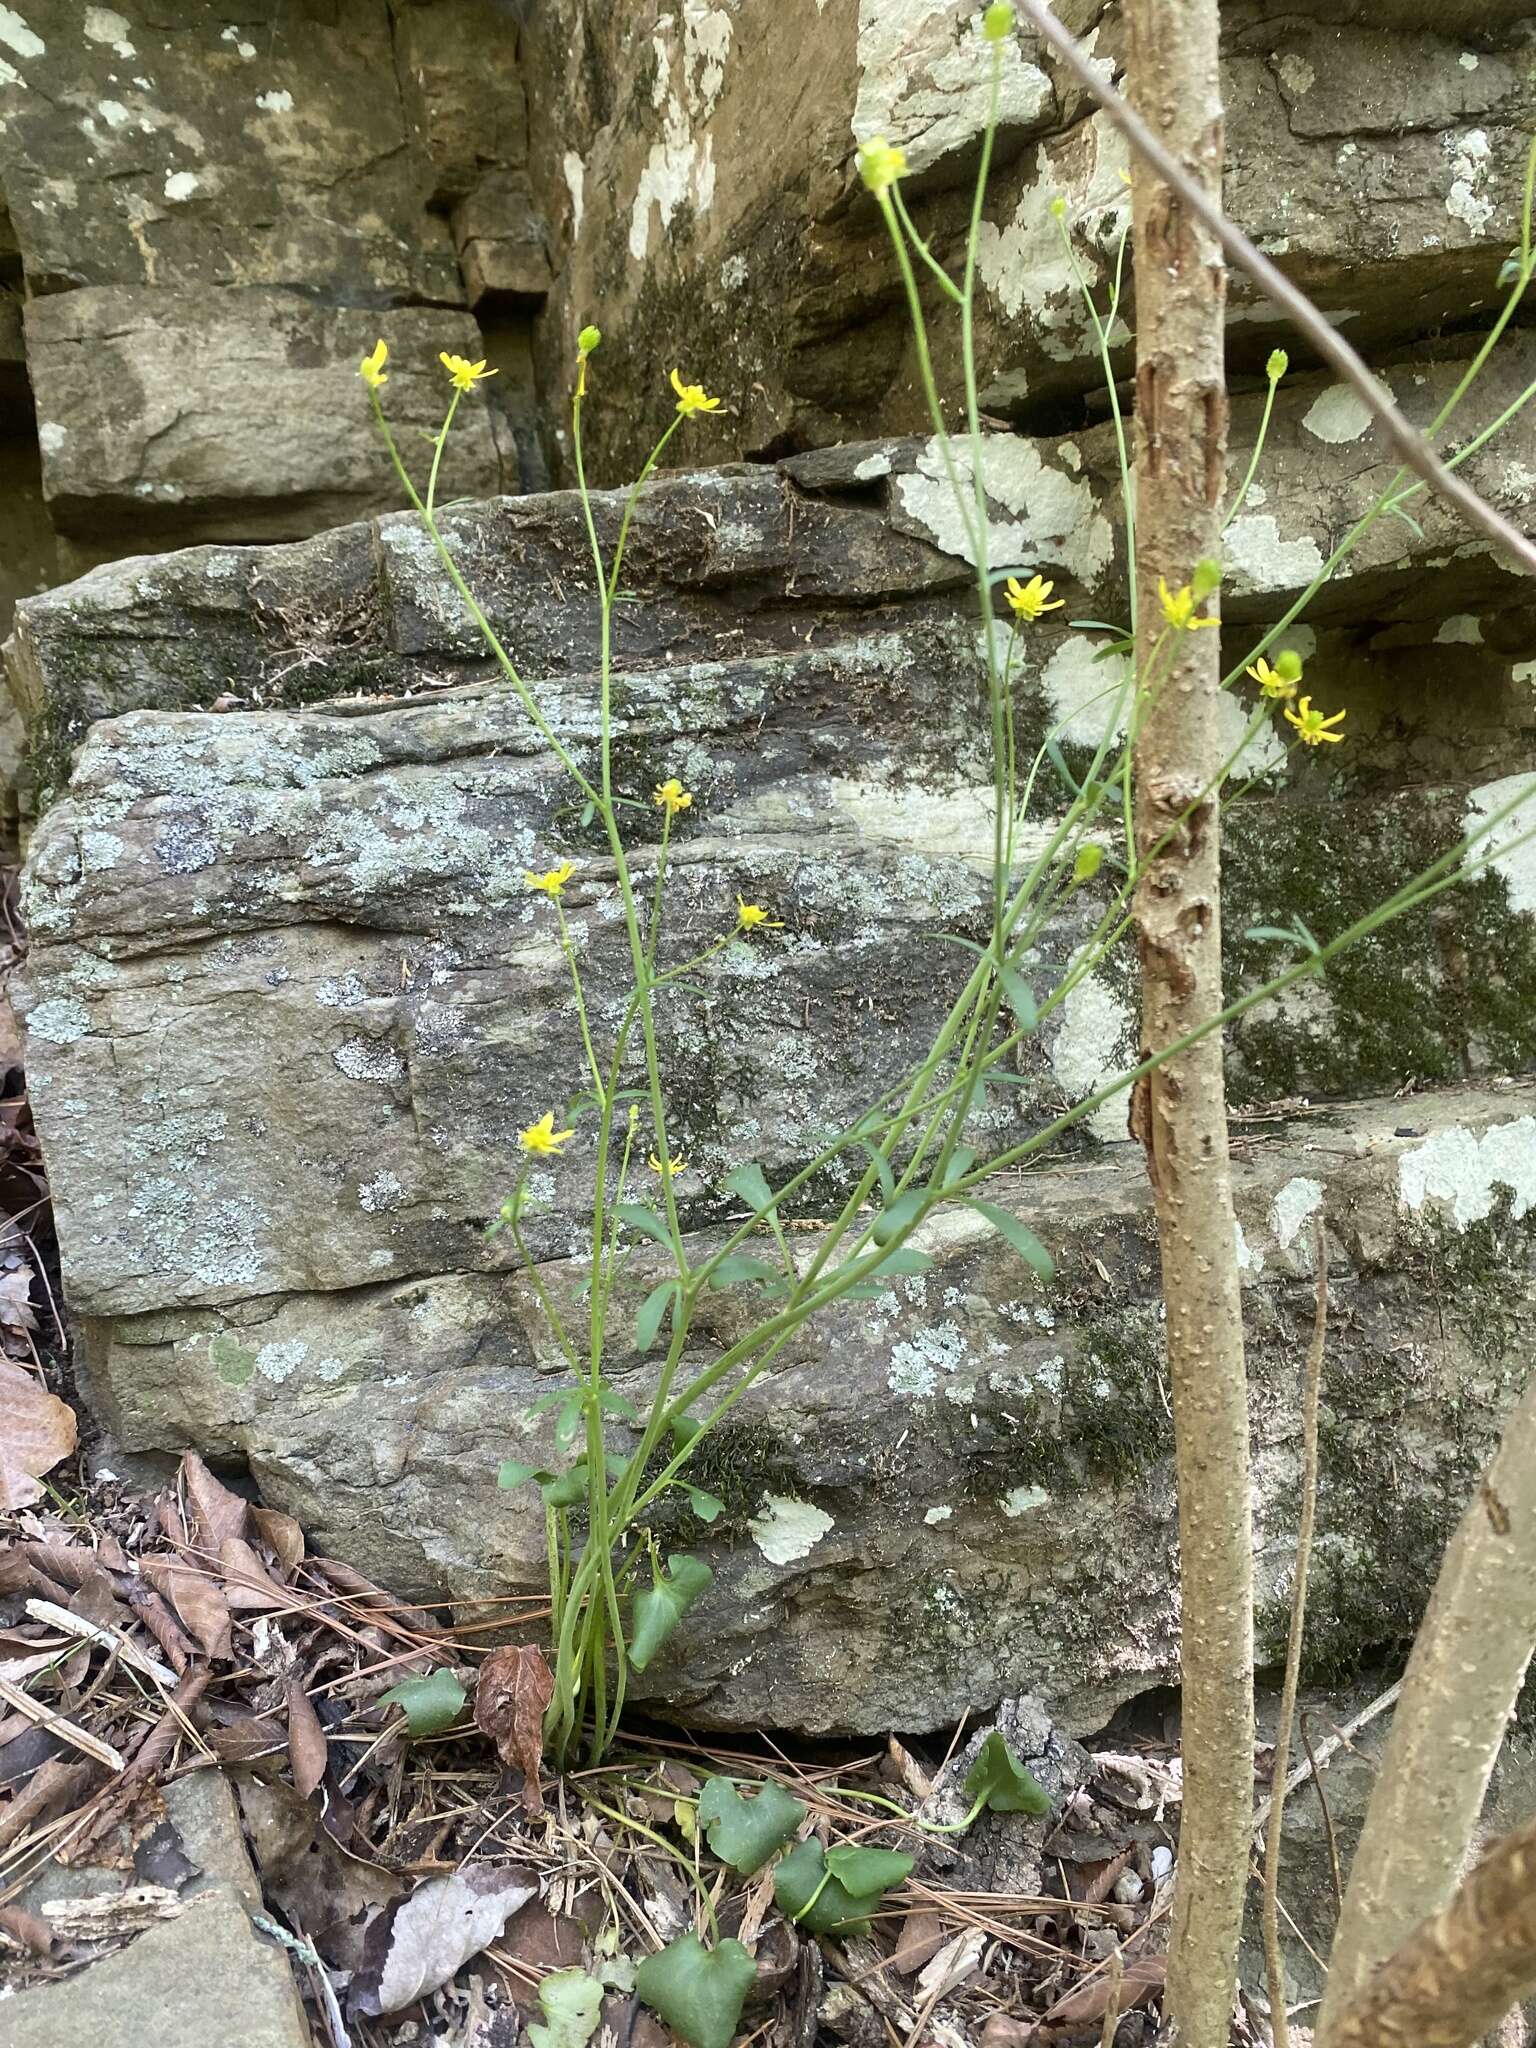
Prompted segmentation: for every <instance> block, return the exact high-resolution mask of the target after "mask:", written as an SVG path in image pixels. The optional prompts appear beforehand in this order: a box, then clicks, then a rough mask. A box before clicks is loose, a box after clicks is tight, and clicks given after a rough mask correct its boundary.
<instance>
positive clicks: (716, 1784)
mask: <svg viewBox="0 0 1536 2048" xmlns="http://www.w3.org/2000/svg"><path fill="white" fill-rule="evenodd" d="M805 1811H806V1810H805V1808H804V1806H802V1805H801V1803H800V1801H799V1800H798V1799H796V1798H795V1797H794V1795H793V1794H792V1793H790V1792H786V1791H785V1789H784V1787H783V1786H782V1785H777V1784H775V1783H774V1781H773V1779H772V1778H769V1779H767V1780H765V1781H764V1783H763V1785H762V1786H761V1788H760V1789H759V1791H758V1794H757V1797H756V1798H755V1799H743V1798H742V1796H741V1794H740V1793H739V1792H738V1791H737V1790H736V1787H735V1786H734V1785H733V1784H732V1783H731V1781H730V1779H729V1778H710V1779H708V1780H707V1781H706V1783H705V1786H704V1789H703V1791H702V1792H701V1793H700V1794H699V1826H700V1827H701V1828H703V1829H704V1830H705V1831H706V1833H707V1834H708V1836H709V1846H710V1848H711V1849H713V1850H714V1852H715V1854H716V1855H717V1856H718V1857H719V1858H720V1861H721V1862H722V1863H729V1865H730V1866H731V1868H732V1870H735V1871H738V1872H740V1874H741V1876H743V1877H750V1876H751V1875H752V1873H753V1871H754V1870H761V1869H762V1867H763V1865H764V1864H765V1863H766V1862H767V1861H768V1858H769V1857H770V1856H771V1855H772V1854H773V1852H774V1850H775V1849H782V1848H783V1846H784V1844H785V1843H786V1842H787V1841H788V1840H789V1838H790V1836H791V1835H792V1834H793V1833H794V1832H795V1829H796V1828H797V1827H799V1825H800V1823H801V1821H802V1820H804V1818H805Z"/></svg>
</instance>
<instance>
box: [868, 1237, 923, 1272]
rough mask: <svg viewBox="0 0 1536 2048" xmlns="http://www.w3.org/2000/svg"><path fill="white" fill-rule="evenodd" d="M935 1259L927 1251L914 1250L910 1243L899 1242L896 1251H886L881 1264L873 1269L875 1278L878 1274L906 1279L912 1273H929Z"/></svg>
mask: <svg viewBox="0 0 1536 2048" xmlns="http://www.w3.org/2000/svg"><path fill="white" fill-rule="evenodd" d="M932 1267H933V1261H932V1259H930V1258H929V1256H928V1254H927V1253H926V1252H919V1251H914V1250H913V1249H912V1247H911V1245H909V1244H899V1245H897V1246H896V1248H895V1250H894V1251H889V1252H887V1253H886V1255H885V1257H884V1258H883V1259H882V1260H881V1261H880V1263H879V1265H878V1266H876V1267H874V1268H873V1269H872V1271H871V1274H870V1277H871V1279H873V1278H874V1277H875V1275H876V1274H878V1275H879V1276H880V1277H881V1278H882V1279H905V1278H906V1277H907V1276H908V1275H910V1274H912V1273H927V1272H929V1271H931V1270H932Z"/></svg>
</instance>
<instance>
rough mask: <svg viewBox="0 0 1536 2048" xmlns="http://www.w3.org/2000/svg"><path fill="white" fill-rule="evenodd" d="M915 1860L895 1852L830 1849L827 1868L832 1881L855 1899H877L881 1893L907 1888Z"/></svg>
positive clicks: (889, 1850) (890, 1850) (886, 1850)
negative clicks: (898, 1886) (901, 1887)
mask: <svg viewBox="0 0 1536 2048" xmlns="http://www.w3.org/2000/svg"><path fill="white" fill-rule="evenodd" d="M913 1861H914V1859H913V1858H912V1857H910V1856H902V1855H899V1854H898V1853H897V1852H896V1851H895V1850H894V1849H829V1850H828V1851H827V1868H828V1870H830V1871H831V1873H832V1875H833V1878H834V1879H835V1880H836V1882H837V1883H838V1884H840V1885H841V1886H842V1887H843V1890H844V1891H845V1892H847V1893H848V1894H849V1895H850V1897H852V1898H855V1899H865V1898H867V1899H877V1898H879V1896H880V1894H881V1893H882V1892H888V1891H891V1890H893V1889H894V1888H895V1887H896V1886H897V1885H899V1884H905V1882H906V1881H907V1879H908V1878H909V1877H910V1876H911V1875H912V1864H913Z"/></svg>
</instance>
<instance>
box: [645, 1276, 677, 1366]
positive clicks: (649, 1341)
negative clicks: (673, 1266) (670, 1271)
mask: <svg viewBox="0 0 1536 2048" xmlns="http://www.w3.org/2000/svg"><path fill="white" fill-rule="evenodd" d="M676 1295H677V1282H676V1281H675V1280H663V1281H662V1283H661V1285H660V1286H659V1287H653V1288H652V1289H651V1291H650V1293H649V1294H648V1295H647V1296H646V1297H645V1300H644V1301H643V1302H641V1304H640V1313H639V1315H637V1316H636V1317H635V1346H636V1348H637V1349H638V1350H640V1351H649V1350H650V1348H651V1346H652V1345H653V1344H654V1343H655V1342H656V1339H657V1337H658V1336H659V1335H660V1333H661V1326H662V1324H663V1323H664V1322H665V1321H666V1316H667V1310H668V1309H669V1308H670V1307H671V1306H672V1303H673V1301H674V1299H675V1298H676Z"/></svg>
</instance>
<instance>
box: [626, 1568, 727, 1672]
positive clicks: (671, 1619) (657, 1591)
mask: <svg viewBox="0 0 1536 2048" xmlns="http://www.w3.org/2000/svg"><path fill="white" fill-rule="evenodd" d="M714 1576H715V1575H714V1573H713V1572H712V1571H711V1570H710V1568H709V1566H708V1565H707V1564H706V1563H705V1562H704V1560H703V1558H701V1557H669V1558H668V1559H667V1568H666V1571H665V1572H664V1573H660V1574H658V1575H657V1577H656V1581H655V1584H654V1585H653V1586H652V1587H651V1589H650V1591H649V1592H646V1593H637V1594H636V1595H635V1616H634V1629H633V1632H632V1634H631V1636H630V1642H629V1661H630V1663H631V1664H633V1666H634V1667H635V1669H636V1670H637V1671H644V1669H645V1668H646V1666H647V1665H648V1664H649V1663H650V1661H651V1659H652V1658H653V1657H654V1656H655V1654H656V1652H657V1651H658V1650H659V1649H660V1648H661V1646H662V1644H663V1643H664V1642H665V1641H666V1640H667V1637H668V1636H669V1635H671V1633H672V1631H673V1629H675V1628H676V1627H677V1624H678V1623H679V1622H680V1621H681V1620H682V1618H683V1616H684V1615H685V1614H686V1613H687V1612H688V1610H689V1608H690V1607H691V1606H692V1605H693V1603H694V1601H695V1600H697V1599H698V1597H699V1595H700V1594H701V1593H702V1592H703V1591H704V1589H705V1587H706V1586H708V1585H709V1584H710V1583H711V1581H712V1580H713V1579H714Z"/></svg>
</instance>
